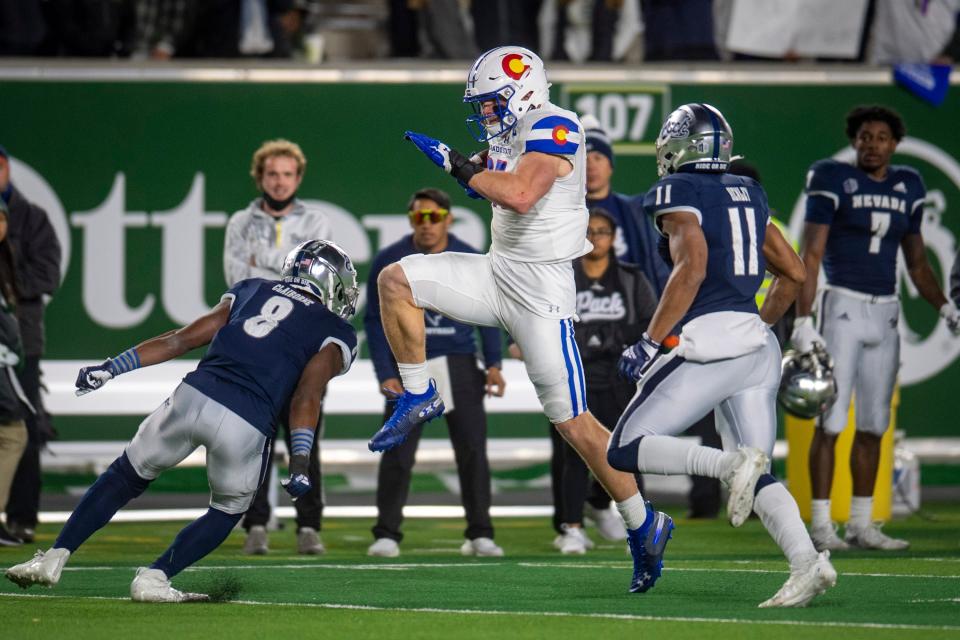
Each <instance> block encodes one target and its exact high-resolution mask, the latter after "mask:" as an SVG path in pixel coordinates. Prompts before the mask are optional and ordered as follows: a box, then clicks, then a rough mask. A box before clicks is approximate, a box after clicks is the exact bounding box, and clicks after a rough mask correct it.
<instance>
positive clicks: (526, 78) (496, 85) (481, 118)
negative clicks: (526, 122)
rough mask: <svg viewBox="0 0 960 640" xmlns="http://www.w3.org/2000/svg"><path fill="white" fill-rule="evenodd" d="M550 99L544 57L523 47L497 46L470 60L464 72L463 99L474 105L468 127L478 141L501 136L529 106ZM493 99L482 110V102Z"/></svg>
mask: <svg viewBox="0 0 960 640" xmlns="http://www.w3.org/2000/svg"><path fill="white" fill-rule="evenodd" d="M549 99H550V83H549V82H547V74H546V71H545V70H544V68H543V60H541V59H540V57H539V56H538V55H537V54H535V53H534V52H533V51H530V50H529V49H524V48H523V47H497V48H496V49H491V50H490V51H487V52H486V53H484V54H483V55H481V56H480V57H479V58H477V61H476V62H474V63H473V67H472V68H471V69H470V73H469V74H468V75H467V89H466V91H465V92H464V94H463V101H464V102H466V103H468V104H470V106H472V107H473V115H472V116H470V117H469V118H467V129H468V130H469V131H470V135H472V136H473V137H474V138H475V139H476V140H477V141H478V142H486V141H487V140H490V139H491V138H496V137H497V136H501V135H503V134H505V133H507V132H509V131H510V130H511V129H513V128H514V127H515V126H517V123H518V122H520V119H521V118H522V117H523V116H524V115H526V113H527V112H528V111H530V110H531V109H533V108H535V107H538V106H540V105H541V104H543V103H544V102H547V101H548V100H549ZM490 101H493V105H494V107H493V112H492V113H489V114H484V112H483V103H484V102H490Z"/></svg>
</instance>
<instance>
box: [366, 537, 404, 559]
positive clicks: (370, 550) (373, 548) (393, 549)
mask: <svg viewBox="0 0 960 640" xmlns="http://www.w3.org/2000/svg"><path fill="white" fill-rule="evenodd" d="M367 555H368V556H373V557H375V558H396V557H397V556H399V555H400V544H399V543H398V542H397V541H396V540H394V539H393V538H377V539H376V540H375V541H374V543H373V544H372V545H370V546H369V547H367Z"/></svg>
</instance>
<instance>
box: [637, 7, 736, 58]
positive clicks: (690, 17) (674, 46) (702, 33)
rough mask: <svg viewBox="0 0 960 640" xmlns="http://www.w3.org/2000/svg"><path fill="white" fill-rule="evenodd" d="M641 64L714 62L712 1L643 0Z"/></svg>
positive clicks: (715, 51)
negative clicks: (694, 61) (643, 27)
mask: <svg viewBox="0 0 960 640" xmlns="http://www.w3.org/2000/svg"><path fill="white" fill-rule="evenodd" d="M641 4H642V7H643V22H644V25H645V30H644V57H643V59H644V61H647V62H656V61H663V60H718V59H719V55H718V54H717V47H716V44H715V43H714V40H713V2H712V0H643V2H642V3H641Z"/></svg>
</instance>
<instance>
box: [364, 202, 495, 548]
mask: <svg viewBox="0 0 960 640" xmlns="http://www.w3.org/2000/svg"><path fill="white" fill-rule="evenodd" d="M407 211H408V214H409V216H410V226H411V227H412V228H413V233H412V234H409V235H406V236H404V237H403V238H401V239H400V240H398V241H397V242H395V243H393V244H392V245H390V246H388V247H385V248H384V249H382V250H381V251H380V252H379V253H378V254H377V255H376V256H375V257H374V259H373V264H372V266H371V268H370V275H369V276H368V279H367V310H366V313H365V314H364V316H363V325H364V328H365V329H366V331H367V340H368V342H369V345H370V357H371V359H372V360H373V365H374V369H375V370H376V373H377V380H378V381H379V383H380V385H381V387H382V388H383V390H384V393H385V394H386V395H387V396H388V398H389V397H390V396H392V395H398V394H401V393H403V384H402V383H401V382H400V373H399V371H398V368H397V363H396V360H394V358H393V354H392V353H391V351H390V346H389V345H388V344H387V339H386V336H385V335H384V332H383V326H382V324H381V318H380V301H379V296H378V287H377V277H378V276H379V275H380V272H381V271H382V270H383V269H384V267H386V266H387V265H389V264H392V263H394V262H397V261H398V260H400V259H401V258H403V257H404V256H408V255H412V254H415V253H427V254H432V253H441V252H443V251H456V252H460V253H477V251H476V249H474V248H473V247H471V246H470V245H468V244H466V243H465V242H463V241H462V240H460V239H459V238H457V237H456V236H455V235H453V234H452V233H450V225H451V224H452V222H453V215H452V214H451V212H450V197H449V196H448V195H447V194H446V193H444V192H443V191H440V190H439V189H420V190H419V191H417V192H416V193H414V194H413V196H412V197H411V198H410V202H409V203H408V204H407ZM424 313H425V319H426V338H427V342H426V347H427V367H428V370H429V372H430V376H431V378H434V379H435V380H436V383H437V389H438V391H439V392H440V394H441V395H442V396H443V401H444V404H445V405H446V407H447V410H446V413H445V414H444V418H445V419H446V422H447V428H448V429H449V431H450V441H451V443H452V444H453V451H454V457H455V458H456V462H457V474H458V476H459V478H460V495H461V498H462V500H463V508H464V511H465V512H466V517H467V528H466V531H465V532H464V536H465V537H466V540H465V541H464V543H463V546H461V547H460V552H461V553H462V554H463V555H465V556H472V555H477V556H502V555H503V549H501V548H500V547H499V546H497V544H496V543H495V542H494V541H493V523H492V522H491V521H490V463H489V462H488V460H487V414H486V411H485V409H484V406H483V394H484V390H486V392H487V394H489V395H494V396H498V397H499V396H502V395H503V392H504V388H505V387H506V382H505V381H504V379H503V376H502V375H501V374H500V362H501V360H500V331H499V330H498V329H495V328H493V327H484V328H482V329H480V335H481V339H482V342H483V361H484V365H485V367H486V376H484V374H483V372H482V371H481V370H480V369H479V368H478V367H477V364H478V363H477V357H476V350H477V345H476V338H475V332H474V328H473V327H472V326H470V325H466V324H463V323H460V322H456V321H454V320H451V319H449V318H446V317H444V316H442V315H440V314H439V313H436V312H433V311H429V310H426V311H425V312H424ZM391 413H393V407H392V406H391V401H390V400H389V399H388V401H387V405H386V408H385V410H384V416H385V417H384V420H386V418H389V417H390V414H391ZM422 433H423V428H422V426H421V427H417V428H416V429H415V430H414V431H412V432H411V433H410V435H409V437H408V438H407V439H406V441H405V442H404V443H403V444H401V445H399V446H396V447H394V448H393V449H390V450H389V451H387V452H386V453H384V454H383V457H382V458H381V459H380V468H379V472H378V474H377V523H376V525H375V526H374V527H373V536H374V538H375V540H374V543H373V544H372V545H370V548H369V549H368V551H367V554H368V555H371V556H381V557H386V558H395V557H397V556H398V555H400V542H401V541H402V540H403V534H402V533H401V532H400V525H401V524H402V523H403V507H404V505H405V504H406V502H407V495H408V493H409V490H410V478H411V474H412V471H413V464H414V458H415V457H416V454H417V446H418V445H419V443H420V436H421V434H422Z"/></svg>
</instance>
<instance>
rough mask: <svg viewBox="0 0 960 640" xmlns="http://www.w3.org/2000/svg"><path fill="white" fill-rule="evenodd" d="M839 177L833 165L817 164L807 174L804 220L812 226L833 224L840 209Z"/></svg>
mask: <svg viewBox="0 0 960 640" xmlns="http://www.w3.org/2000/svg"><path fill="white" fill-rule="evenodd" d="M838 182H839V177H838V176H837V172H836V171H835V167H834V166H833V163H832V162H831V163H825V162H817V163H815V164H814V165H813V166H812V167H810V170H809V171H808V172H807V186H806V189H805V192H806V194H807V211H806V215H805V216H804V220H806V221H807V222H812V223H814V224H833V216H834V214H835V213H836V212H837V209H838V208H840V194H841V193H842V191H841V189H840V185H839V184H838Z"/></svg>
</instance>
